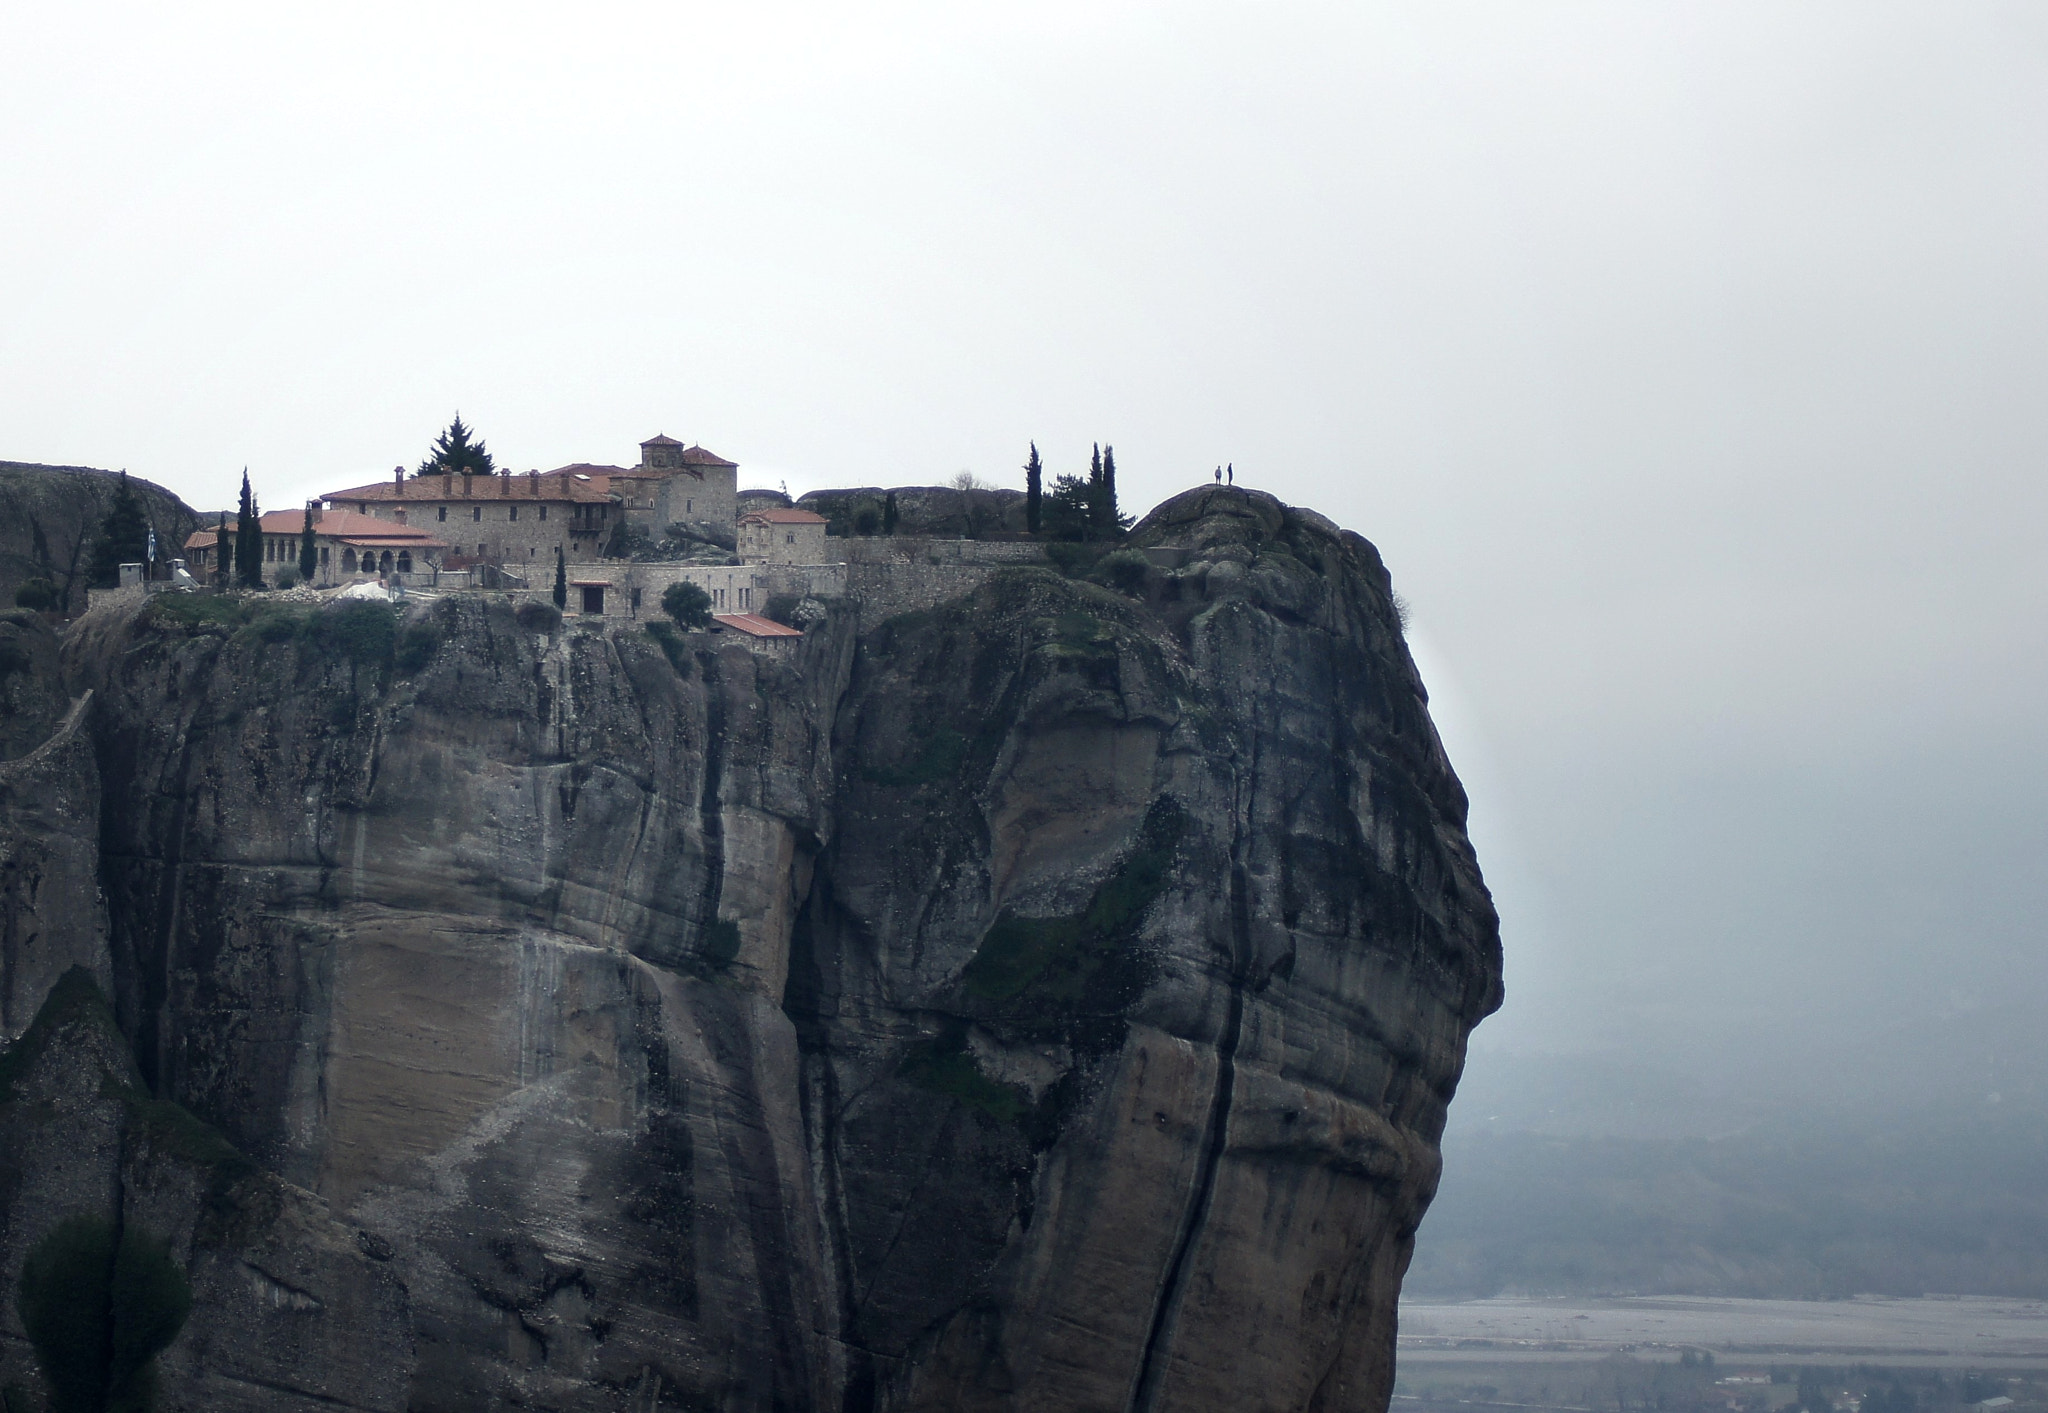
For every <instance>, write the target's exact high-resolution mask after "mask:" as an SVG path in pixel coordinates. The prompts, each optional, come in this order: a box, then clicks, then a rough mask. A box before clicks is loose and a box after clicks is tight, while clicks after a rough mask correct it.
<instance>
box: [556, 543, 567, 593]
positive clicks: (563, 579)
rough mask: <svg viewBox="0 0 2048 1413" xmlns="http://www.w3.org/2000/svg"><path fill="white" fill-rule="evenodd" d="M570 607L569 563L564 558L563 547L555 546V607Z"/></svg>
mask: <svg viewBox="0 0 2048 1413" xmlns="http://www.w3.org/2000/svg"><path fill="white" fill-rule="evenodd" d="M568 606H569V561H568V560H566V559H564V558H562V547H561V546H560V545H556V546H555V607H556V608H561V609H566V608H567V607H568Z"/></svg>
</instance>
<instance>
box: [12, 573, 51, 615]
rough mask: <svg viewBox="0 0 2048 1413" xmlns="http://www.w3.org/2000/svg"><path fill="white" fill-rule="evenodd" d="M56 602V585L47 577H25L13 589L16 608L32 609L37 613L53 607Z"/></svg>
mask: <svg viewBox="0 0 2048 1413" xmlns="http://www.w3.org/2000/svg"><path fill="white" fill-rule="evenodd" d="M56 603H57V586H56V585H55V584H52V583H51V582H50V581H49V580H48V579H25V580H23V581H22V584H21V587H20V588H18V589H16V590H15V591H14V605H15V607H16V608H27V609H33V610H35V611H36V612H37V613H41V612H43V611H44V610H45V609H49V608H53V607H55V606H56Z"/></svg>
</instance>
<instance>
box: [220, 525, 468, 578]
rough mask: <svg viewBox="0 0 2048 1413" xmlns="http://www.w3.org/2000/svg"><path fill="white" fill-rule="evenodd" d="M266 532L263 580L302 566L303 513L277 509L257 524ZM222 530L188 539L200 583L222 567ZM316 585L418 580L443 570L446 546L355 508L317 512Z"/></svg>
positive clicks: (231, 533)
mask: <svg viewBox="0 0 2048 1413" xmlns="http://www.w3.org/2000/svg"><path fill="white" fill-rule="evenodd" d="M257 523H258V525H259V526H260V527H261V528H262V532H263V578H264V580H265V581H266V582H268V583H275V582H276V580H277V571H278V570H280V569H282V568H284V567H286V566H287V565H289V566H291V567H292V568H293V569H294V570H296V569H297V568H298V564H299V539H300V536H301V535H302V534H303V533H304V531H305V527H306V514H305V512H304V511H302V510H273V511H271V512H270V513H269V514H268V515H265V516H263V517H262V518H261V519H260V520H258V522H257ZM234 533H235V527H234V526H233V525H229V526H228V542H229V549H228V552H229V553H230V554H233V552H234ZM219 534H220V531H219V529H218V527H216V528H213V529H206V530H195V531H194V532H193V533H192V534H191V535H190V536H188V537H187V538H186V540H185V567H186V568H187V569H189V570H190V571H191V573H192V575H193V577H194V578H196V579H199V580H201V581H202V582H204V581H206V580H208V579H210V578H211V577H212V576H213V575H214V573H215V572H216V570H217V568H218V566H217V565H216V564H215V562H214V553H215V546H216V544H217V542H218V539H219ZM313 547H314V555H315V561H316V563H315V568H314V574H313V582H314V584H316V585H320V586H326V585H330V584H345V583H348V582H349V581H351V580H354V579H375V578H381V577H385V576H388V575H393V574H396V575H401V576H406V577H408V578H411V579H414V580H418V579H419V578H421V577H422V576H426V577H429V578H430V577H431V576H432V575H433V573H434V571H435V570H437V569H439V568H440V567H441V563H442V560H443V559H444V558H445V556H446V554H447V552H448V543H447V541H445V540H442V539H440V538H438V537H436V536H434V535H432V534H429V533H428V532H427V531H426V530H425V529H424V528H422V527H420V526H416V525H408V524H402V523H398V522H395V521H393V520H390V519H388V518H379V517H377V516H374V515H363V514H359V513H357V512H356V511H353V510H322V509H317V508H316V509H315V510H314V511H313Z"/></svg>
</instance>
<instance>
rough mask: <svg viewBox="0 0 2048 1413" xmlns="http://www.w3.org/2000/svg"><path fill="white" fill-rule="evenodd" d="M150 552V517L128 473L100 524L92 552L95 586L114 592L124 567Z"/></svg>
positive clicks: (116, 489)
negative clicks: (97, 538) (129, 482)
mask: <svg viewBox="0 0 2048 1413" xmlns="http://www.w3.org/2000/svg"><path fill="white" fill-rule="evenodd" d="M148 553H149V515H148V513H147V512H145V511H144V510H143V508H142V497H140V496H138V495H136V494H135V488H134V487H133V486H130V485H129V484H128V473H127V472H126V471H123V472H122V473H121V479H120V480H118V481H116V482H115V483H114V499H113V500H112V502H111V503H109V505H108V506H107V513H106V516H105V517H104V518H103V519H102V520H101V521H100V537H99V541H98V543H96V544H95V545H94V546H93V550H92V580H91V582H92V584H93V586H94V587H95V588H100V589H111V588H113V587H114V586H115V585H116V584H118V583H120V582H121V566H122V565H124V564H135V563H138V562H140V561H141V560H142V559H143V557H144V556H146V555H147V554H148Z"/></svg>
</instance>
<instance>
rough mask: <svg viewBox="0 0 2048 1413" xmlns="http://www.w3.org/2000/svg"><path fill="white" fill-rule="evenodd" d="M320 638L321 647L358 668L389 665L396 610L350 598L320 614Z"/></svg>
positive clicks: (366, 600) (396, 635)
mask: <svg viewBox="0 0 2048 1413" xmlns="http://www.w3.org/2000/svg"><path fill="white" fill-rule="evenodd" d="M319 636H320V639H321V641H322V644H323V646H325V647H327V648H328V649H330V650H331V651H334V652H337V653H339V654H340V655H341V656H342V657H344V658H346V659H347V660H348V661H349V662H351V663H354V664H356V665H357V666H359V667H368V666H371V665H373V664H376V663H381V662H388V661H390V659H391V652H392V648H393V647H394V646H395V645H396V643H397V640H398V610H397V609H396V608H394V607H393V606H392V605H390V604H388V603H377V602H375V601H374V600H370V599H351V600H349V601H348V602H346V603H341V604H337V605H335V606H334V607H333V608H331V609H329V610H328V611H327V612H325V613H323V614H321V615H320V624H319Z"/></svg>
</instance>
